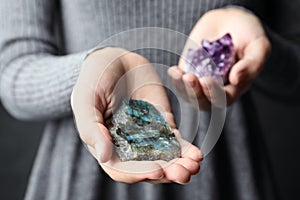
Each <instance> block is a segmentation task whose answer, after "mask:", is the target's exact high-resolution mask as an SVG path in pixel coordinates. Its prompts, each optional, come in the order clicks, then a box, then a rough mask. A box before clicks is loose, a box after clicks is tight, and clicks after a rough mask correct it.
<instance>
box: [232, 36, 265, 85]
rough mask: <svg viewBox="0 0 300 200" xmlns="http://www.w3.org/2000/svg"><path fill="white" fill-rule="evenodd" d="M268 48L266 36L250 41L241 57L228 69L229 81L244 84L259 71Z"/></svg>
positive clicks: (234, 83) (233, 83)
mask: <svg viewBox="0 0 300 200" xmlns="http://www.w3.org/2000/svg"><path fill="white" fill-rule="evenodd" d="M270 48H271V47H270V42H269V41H268V39H267V38H266V37H260V38H258V39H256V40H254V41H252V42H250V43H249V44H248V45H247V46H246V47H245V49H244V51H243V52H242V55H243V56H242V57H241V59H240V60H239V61H238V62H237V63H236V64H235V65H234V66H233V67H232V69H231V70H230V73H229V82H230V83H231V84H232V85H246V83H248V82H249V81H251V80H252V79H254V78H255V77H256V76H257V75H258V74H259V72H260V71H261V69H262V66H263V64H264V62H265V60H266V58H267V56H268V54H269V52H270Z"/></svg>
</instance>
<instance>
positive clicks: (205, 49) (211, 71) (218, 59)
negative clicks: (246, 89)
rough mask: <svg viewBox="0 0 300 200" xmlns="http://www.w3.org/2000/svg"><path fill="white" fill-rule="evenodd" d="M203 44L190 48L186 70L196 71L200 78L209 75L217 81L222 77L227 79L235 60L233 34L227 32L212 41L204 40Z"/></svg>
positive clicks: (224, 79) (188, 71)
mask: <svg viewBox="0 0 300 200" xmlns="http://www.w3.org/2000/svg"><path fill="white" fill-rule="evenodd" d="M201 45H202V47H200V48H199V49H196V50H193V49H189V50H188V53H187V57H186V59H187V60H186V62H185V66H184V71H185V72H187V73H194V74H195V75H196V76H197V77H198V78H201V77H205V76H209V77H213V78H214V79H216V80H217V81H218V80H220V78H222V79H223V81H226V78H227V73H228V71H229V69H230V68H231V66H232V65H233V63H234V61H235V59H234V49H233V42H232V38H231V35H230V34H229V33H227V34H226V35H224V36H223V37H221V38H220V39H218V40H215V41H212V42H210V41H208V40H202V42H201ZM218 82H219V81H218Z"/></svg>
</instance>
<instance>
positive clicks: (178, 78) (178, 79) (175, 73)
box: [168, 66, 188, 101]
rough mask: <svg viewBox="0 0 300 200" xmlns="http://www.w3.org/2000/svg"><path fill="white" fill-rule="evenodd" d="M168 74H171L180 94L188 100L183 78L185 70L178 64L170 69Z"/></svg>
mask: <svg viewBox="0 0 300 200" xmlns="http://www.w3.org/2000/svg"><path fill="white" fill-rule="evenodd" d="M168 75H169V76H170V78H171V80H172V83H173V85H174V86H175V89H176V91H177V93H178V94H179V96H180V97H181V98H183V99H184V100H186V101H188V98H187V93H186V90H185V86H184V83H183V80H182V76H183V75H184V72H183V71H182V70H181V69H180V68H178V67H177V66H174V67H171V68H169V69H168Z"/></svg>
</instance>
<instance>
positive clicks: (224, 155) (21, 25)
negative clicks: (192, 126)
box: [0, 0, 300, 200]
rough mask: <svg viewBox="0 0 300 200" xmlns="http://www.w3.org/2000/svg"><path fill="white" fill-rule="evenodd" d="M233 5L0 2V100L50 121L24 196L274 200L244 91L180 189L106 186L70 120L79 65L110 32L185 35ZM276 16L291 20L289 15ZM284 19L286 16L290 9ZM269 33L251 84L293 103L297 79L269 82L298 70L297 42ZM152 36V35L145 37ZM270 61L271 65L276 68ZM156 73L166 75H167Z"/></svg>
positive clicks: (219, 1) (156, 57)
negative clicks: (160, 30) (264, 58)
mask: <svg viewBox="0 0 300 200" xmlns="http://www.w3.org/2000/svg"><path fill="white" fill-rule="evenodd" d="M254 2H256V1H251V2H249V6H250V8H253V9H256V8H257V12H262V13H263V9H262V8H263V6H262V5H259V4H254ZM260 2H264V1H260ZM276 2H277V1H276ZM232 3H235V4H240V3H243V2H242V1H238V0H236V1H234V2H232V1H229V0H72V1H71V0H22V1H20V0H2V1H1V2H0V96H1V101H2V103H3V105H4V106H5V107H6V109H7V110H8V111H9V112H10V113H11V115H13V116H15V117H16V118H18V119H22V120H47V121H49V122H48V123H47V126H46V128H45V132H44V134H43V137H42V140H41V143H40V147H39V150H38V154H37V157H36V160H35V163H34V167H33V170H32V173H31V177H30V180H29V183H28V189H27V193H26V197H25V198H26V199H28V200H41V199H46V200H67V199H75V200H76V199H78V200H84V199H86V200H91V199H124V200H127V199H145V200H156V199H167V198H170V199H171V198H172V199H201V200H218V199H238V200H256V199H264V200H266V199H276V198H275V197H274V196H275V191H274V185H273V183H272V179H271V178H272V177H271V174H270V173H269V172H270V171H269V170H268V169H269V168H268V165H267V163H266V162H265V161H266V160H265V159H262V158H264V157H263V156H264V153H265V152H264V149H263V146H262V145H261V142H260V141H261V138H260V135H259V130H258V129H257V126H256V125H257V124H256V122H255V118H253V117H251V120H249V119H250V117H249V116H251V114H252V115H253V112H254V111H255V110H254V109H253V108H252V107H251V105H252V104H251V101H250V100H249V95H245V96H244V97H243V98H242V99H241V101H239V102H237V103H235V104H234V105H233V106H232V107H231V108H230V109H229V110H230V113H228V115H227V119H226V123H225V127H224V131H223V134H222V136H221V138H220V140H219V142H218V144H217V145H216V147H215V148H214V150H213V151H212V152H211V153H210V154H209V155H208V156H207V157H206V159H205V161H204V163H203V165H202V166H201V167H202V169H201V172H200V173H199V174H198V175H196V176H194V177H193V179H192V180H191V182H190V183H189V184H187V185H185V186H180V185H177V184H167V185H151V184H148V183H138V184H133V185H128V184H121V183H116V182H114V181H112V180H111V179H110V178H109V177H108V176H107V175H106V174H105V173H104V172H103V171H102V169H101V168H100V167H99V166H98V164H97V162H96V161H95V160H94V158H93V157H92V156H91V155H90V154H89V153H88V152H87V150H86V149H85V148H84V146H83V145H82V143H81V141H80V139H79V137H78V134H77V131H76V129H75V126H74V122H73V119H72V115H71V109H70V103H69V102H70V94H71V91H72V87H73V85H74V83H75V81H76V78H77V76H78V74H79V71H80V67H81V63H82V61H83V59H84V57H85V56H86V55H87V52H88V51H89V50H90V49H92V48H94V47H96V46H97V44H99V42H101V41H104V40H105V39H106V38H108V37H109V36H111V35H113V34H116V33H119V32H121V31H125V30H130V29H132V28H138V27H164V28H169V29H172V30H176V31H178V32H180V33H183V34H187V35H188V34H189V32H190V31H191V29H192V27H193V25H194V24H195V22H196V21H197V20H198V19H199V18H200V17H201V15H202V14H203V13H205V12H206V11H208V10H210V9H213V8H217V7H223V6H226V5H228V4H232ZM282 13H284V14H283V15H288V14H287V13H288V12H282ZM289 14H290V15H292V13H291V12H289ZM267 20H268V18H267ZM278 23H279V22H278ZM291 27H293V26H291ZM298 27H299V26H298ZM275 28H276V29H277V30H283V29H280V25H278V26H276V27H275ZM285 28H286V27H285ZM284 30H285V31H284V32H282V34H285V36H291V35H294V34H297V33H299V31H300V30H297V29H289V27H288V28H286V29H284ZM269 35H270V38H271V41H272V43H273V54H272V55H271V57H270V59H269V62H268V63H267V66H266V68H265V71H264V72H263V73H262V75H261V77H260V78H258V80H257V81H256V87H257V88H259V89H260V90H262V91H265V92H266V93H268V94H270V95H273V96H276V97H278V96H280V98H284V97H285V96H291V95H294V97H295V98H296V99H297V98H299V95H297V93H298V92H297V91H299V81H297V78H295V77H294V76H291V79H290V81H289V82H288V83H287V82H279V83H278V81H276V82H275V81H274V80H278V77H281V76H283V75H285V73H284V72H283V71H282V69H284V67H285V64H286V63H287V60H289V61H290V62H293V63H290V64H291V65H290V67H291V70H292V71H293V72H296V73H299V63H300V62H299V52H300V51H299V46H297V45H293V44H291V43H289V42H288V41H287V40H285V39H283V38H282V37H280V36H278V35H275V34H273V33H271V31H269ZM132 37H134V36H132ZM158 39H159V38H155V35H154V36H153V37H152V38H150V41H155V40H158ZM115 44H117V42H116V43H115ZM115 44H114V45H115ZM107 45H110V44H107ZM165 45H166V46H168V45H171V44H170V43H166V44H165ZM274 47H275V48H274ZM280 52H285V53H283V54H280ZM139 53H141V54H143V55H144V56H145V57H147V58H148V59H150V61H151V62H154V63H163V64H165V65H168V66H170V65H172V64H176V63H177V59H178V57H177V56H174V55H169V54H168V53H166V52H162V51H157V50H149V49H148V50H141V51H139ZM279 54H280V55H281V59H280V60H279V59H278V55H279ZM273 63H276V66H275V65H274V64H273ZM272 67H273V68H272ZM282 72H283V73H282ZM162 76H163V78H164V77H165V78H166V76H165V75H162ZM273 85H274V86H276V87H277V86H280V88H285V87H289V88H290V90H289V91H284V90H282V91H281V92H280V94H278V91H277V90H274V89H273V87H272V86H273ZM277 88H278V87H277ZM171 101H173V100H172V98H171ZM172 105H175V104H174V103H172ZM245 105H246V106H245ZM173 109H174V110H176V108H173ZM251 112H252V113H251ZM181 120H183V121H184V122H185V123H189V122H190V121H192V120H191V119H189V118H188V117H187V118H186V119H181ZM200 124H202V125H201V126H203V127H201V126H200V127H199V128H198V130H197V131H198V135H197V137H196V138H195V140H194V143H195V144H196V145H198V146H200V145H201V142H202V139H203V137H201V135H203V132H205V126H206V122H205V120H204V121H203V123H200ZM20 134H21V133H20ZM23 134H24V133H23ZM256 158H257V159H256Z"/></svg>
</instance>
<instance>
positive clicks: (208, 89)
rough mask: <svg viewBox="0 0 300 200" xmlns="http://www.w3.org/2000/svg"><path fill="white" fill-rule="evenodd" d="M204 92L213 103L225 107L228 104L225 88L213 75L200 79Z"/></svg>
mask: <svg viewBox="0 0 300 200" xmlns="http://www.w3.org/2000/svg"><path fill="white" fill-rule="evenodd" d="M200 83H201V86H202V88H203V93H204V94H205V96H206V97H207V99H209V101H210V102H211V104H213V105H215V106H217V107H220V108H224V107H225V106H226V105H227V104H226V103H227V102H226V93H225V91H224V89H223V88H222V87H221V86H220V85H218V83H217V82H216V81H215V80H214V79H213V78H211V77H204V78H201V79H200Z"/></svg>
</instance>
